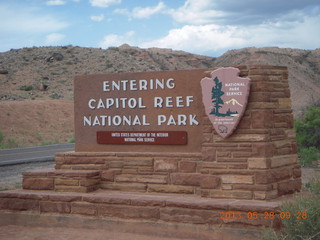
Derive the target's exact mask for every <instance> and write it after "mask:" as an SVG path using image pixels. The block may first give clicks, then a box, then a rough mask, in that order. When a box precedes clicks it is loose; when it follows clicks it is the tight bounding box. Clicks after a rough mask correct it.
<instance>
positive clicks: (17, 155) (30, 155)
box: [0, 143, 74, 166]
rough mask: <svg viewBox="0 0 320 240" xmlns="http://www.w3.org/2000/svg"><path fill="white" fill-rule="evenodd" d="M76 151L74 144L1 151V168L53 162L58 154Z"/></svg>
mask: <svg viewBox="0 0 320 240" xmlns="http://www.w3.org/2000/svg"><path fill="white" fill-rule="evenodd" d="M68 151H74V143H68V144H54V145H46V146H38V147H26V148H15V149H4V150H0V166H6V165H14V164H21V163H30V162H45V161H53V160H54V155H55V153H57V152H68Z"/></svg>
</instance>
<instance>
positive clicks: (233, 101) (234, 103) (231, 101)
mask: <svg viewBox="0 0 320 240" xmlns="http://www.w3.org/2000/svg"><path fill="white" fill-rule="evenodd" d="M230 103H231V104H232V105H236V104H237V105H239V106H241V107H243V106H242V105H241V104H240V103H239V102H238V101H237V100H236V99H234V98H232V99H231V100H229V101H226V104H230Z"/></svg>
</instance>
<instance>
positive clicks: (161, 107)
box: [74, 70, 204, 152]
mask: <svg viewBox="0 0 320 240" xmlns="http://www.w3.org/2000/svg"><path fill="white" fill-rule="evenodd" d="M199 77H200V79H201V77H204V70H192V71H164V72H147V73H121V74H104V75H89V76H78V77H76V79H75V84H74V85H75V127H76V131H75V132H76V138H77V139H78V140H77V143H76V151H96V152H101V151H111V150H112V151H127V150H128V148H127V146H126V145H130V151H132V152H135V151H146V147H147V149H148V151H151V152H152V151H164V150H165V151H169V152H197V151H200V145H201V134H199V132H201V128H202V125H201V121H202V120H201V119H202V102H201V90H200V84H199ZM146 145H148V146H146Z"/></svg>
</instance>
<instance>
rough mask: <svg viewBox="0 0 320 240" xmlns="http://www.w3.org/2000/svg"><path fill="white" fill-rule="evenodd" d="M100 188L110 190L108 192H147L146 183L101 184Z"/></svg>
mask: <svg viewBox="0 0 320 240" xmlns="http://www.w3.org/2000/svg"><path fill="white" fill-rule="evenodd" d="M100 188H102V189H108V190H119V191H134V192H145V191H146V189H147V184H146V183H115V182H101V183H100Z"/></svg>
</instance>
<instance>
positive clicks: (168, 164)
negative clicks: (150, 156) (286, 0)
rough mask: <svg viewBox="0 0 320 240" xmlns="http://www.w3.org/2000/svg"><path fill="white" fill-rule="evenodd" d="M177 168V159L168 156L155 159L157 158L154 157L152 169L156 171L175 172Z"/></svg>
mask: <svg viewBox="0 0 320 240" xmlns="http://www.w3.org/2000/svg"><path fill="white" fill-rule="evenodd" d="M177 169H178V159H170V158H165V159H162V158H161V159H157V158H155V160H154V170H155V171H156V172H161V171H165V172H168V171H171V172H176V171H177Z"/></svg>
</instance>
